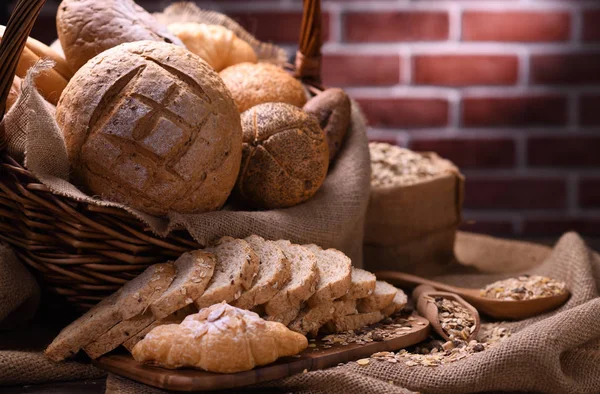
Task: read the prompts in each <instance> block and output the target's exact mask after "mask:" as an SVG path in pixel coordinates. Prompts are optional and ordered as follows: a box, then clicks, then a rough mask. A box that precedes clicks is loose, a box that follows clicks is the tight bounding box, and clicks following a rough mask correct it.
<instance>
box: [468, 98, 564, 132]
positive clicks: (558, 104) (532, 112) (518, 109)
mask: <svg viewBox="0 0 600 394" xmlns="http://www.w3.org/2000/svg"><path fill="white" fill-rule="evenodd" d="M462 119H463V124H464V125H465V126H534V125H563V124H565V123H566V121H567V99H566V97H564V96H555V95H548V96H519V97H467V98H464V99H463V105H462Z"/></svg>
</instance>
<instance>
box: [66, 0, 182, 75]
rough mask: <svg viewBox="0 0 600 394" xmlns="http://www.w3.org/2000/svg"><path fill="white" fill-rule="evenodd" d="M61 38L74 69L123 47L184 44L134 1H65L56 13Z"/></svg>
mask: <svg viewBox="0 0 600 394" xmlns="http://www.w3.org/2000/svg"><path fill="white" fill-rule="evenodd" d="M56 29H57V31H58V38H59V39H60V44H61V46H62V49H63V51H64V53H65V58H66V59H67V61H68V62H69V64H70V66H71V67H72V68H73V70H78V69H79V68H80V67H81V66H83V65H84V64H85V63H86V62H87V61H88V60H90V59H91V58H93V57H94V56H96V55H98V54H100V53H101V52H103V51H105V50H107V49H110V48H113V47H115V46H117V45H119V44H124V43H127V42H134V41H143V40H151V41H160V42H166V43H172V44H176V45H181V46H183V43H182V42H181V41H180V40H179V39H178V38H177V37H175V36H174V35H173V34H171V33H170V32H169V31H168V30H167V28H166V27H165V26H162V25H161V24H160V23H158V21H157V20H156V19H154V17H153V16H152V15H150V14H149V13H148V12H146V11H145V10H144V9H143V8H142V7H140V6H139V5H137V4H136V3H135V2H134V1H133V0H101V1H98V0H63V1H62V3H60V5H59V7H58V13H57V14H56Z"/></svg>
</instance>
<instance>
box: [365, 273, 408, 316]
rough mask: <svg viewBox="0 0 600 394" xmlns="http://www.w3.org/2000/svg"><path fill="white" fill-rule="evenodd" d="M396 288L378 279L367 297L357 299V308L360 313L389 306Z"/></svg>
mask: <svg viewBox="0 0 600 394" xmlns="http://www.w3.org/2000/svg"><path fill="white" fill-rule="evenodd" d="M397 292H398V289H396V288H395V287H394V286H392V285H390V284H389V283H387V282H384V281H381V280H378V281H377V283H376V284H375V291H374V292H373V294H371V295H370V296H368V297H365V298H361V299H359V300H358V303H357V308H358V311H359V312H360V313H369V312H375V311H380V310H382V309H383V308H385V307H387V306H389V305H390V304H391V303H392V302H393V301H394V297H395V296H396V293H397Z"/></svg>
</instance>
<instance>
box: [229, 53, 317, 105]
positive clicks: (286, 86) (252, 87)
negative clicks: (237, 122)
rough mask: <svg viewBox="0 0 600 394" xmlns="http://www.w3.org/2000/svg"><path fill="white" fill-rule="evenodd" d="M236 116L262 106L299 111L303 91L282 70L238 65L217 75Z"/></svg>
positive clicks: (298, 82)
mask: <svg viewBox="0 0 600 394" xmlns="http://www.w3.org/2000/svg"><path fill="white" fill-rule="evenodd" d="M219 75H220V76H221V78H223V81H224V82H225V85H227V88H228V89H229V90H230V91H231V94H232V95H233V99H234V100H235V102H236V104H237V105H238V109H239V110H240V112H244V111H246V110H248V109H250V108H252V107H254V106H256V105H259V104H263V103H287V104H291V105H294V106H296V107H300V108H301V107H302V106H303V105H304V104H305V103H306V92H305V91H304V87H303V86H302V84H301V83H300V81H298V80H297V79H296V78H294V77H293V76H291V75H290V74H289V73H287V72H286V71H285V70H284V69H283V68H281V67H278V66H276V65H274V64H270V63H256V64H254V63H248V62H245V63H239V64H235V65H233V66H230V67H227V68H226V69H224V70H223V71H221V72H220V73H219Z"/></svg>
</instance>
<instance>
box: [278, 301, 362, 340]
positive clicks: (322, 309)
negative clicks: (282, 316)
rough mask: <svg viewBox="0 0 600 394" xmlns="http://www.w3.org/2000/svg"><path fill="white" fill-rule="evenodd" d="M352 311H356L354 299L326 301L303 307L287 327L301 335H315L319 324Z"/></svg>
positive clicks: (321, 324)
mask: <svg viewBox="0 0 600 394" xmlns="http://www.w3.org/2000/svg"><path fill="white" fill-rule="evenodd" d="M353 313H356V300H344V301H333V302H328V303H324V304H320V305H317V306H316V307H312V308H304V309H303V310H302V311H301V312H300V313H299V314H298V317H296V319H294V321H293V322H292V323H291V324H290V325H289V326H288V327H289V329H290V330H292V331H296V332H299V333H301V334H303V335H307V334H310V335H313V336H315V335H317V333H318V332H319V329H320V328H321V326H323V324H325V323H327V322H328V321H329V320H331V319H332V318H335V317H337V316H345V315H351V314H353Z"/></svg>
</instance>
